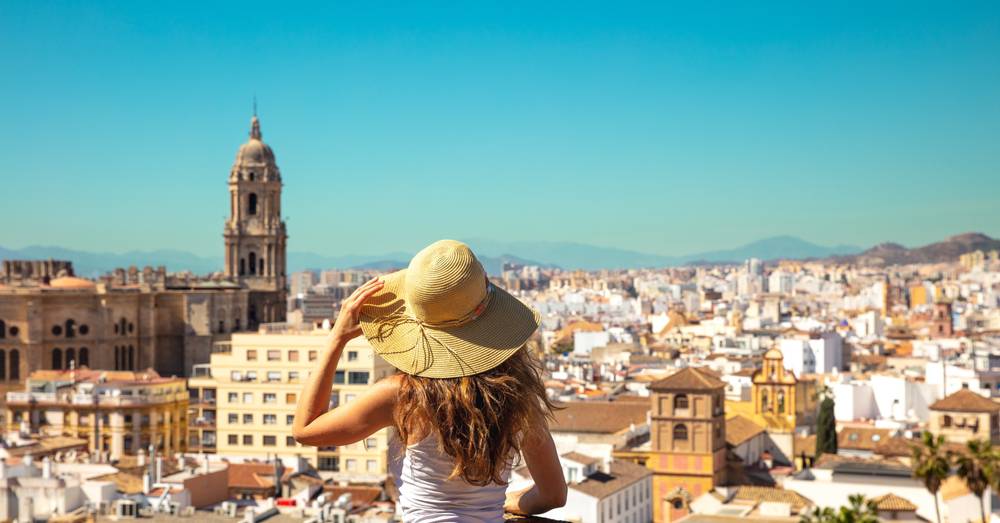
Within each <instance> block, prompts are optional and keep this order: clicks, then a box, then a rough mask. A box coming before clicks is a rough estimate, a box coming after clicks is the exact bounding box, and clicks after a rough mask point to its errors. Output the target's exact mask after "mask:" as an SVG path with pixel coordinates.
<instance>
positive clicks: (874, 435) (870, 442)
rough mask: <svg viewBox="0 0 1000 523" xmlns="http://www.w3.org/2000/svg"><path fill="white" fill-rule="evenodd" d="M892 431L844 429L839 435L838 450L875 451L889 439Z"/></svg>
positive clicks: (870, 428)
mask: <svg viewBox="0 0 1000 523" xmlns="http://www.w3.org/2000/svg"><path fill="white" fill-rule="evenodd" d="M891 434H892V431H891V430H889V429H876V428H874V427H844V428H842V429H840V432H839V433H837V448H838V449H847V450H875V446H876V445H878V443H879V442H880V441H882V440H886V439H889V436H890V435H891Z"/></svg>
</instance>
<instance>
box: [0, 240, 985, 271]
mask: <svg viewBox="0 0 1000 523" xmlns="http://www.w3.org/2000/svg"><path fill="white" fill-rule="evenodd" d="M465 241H466V243H468V244H469V245H470V246H471V247H472V249H473V250H474V251H476V253H477V254H478V255H479V256H480V259H481V260H482V261H483V265H484V266H485V267H486V269H487V271H489V272H490V273H491V274H497V273H499V272H500V268H501V266H502V265H503V263H504V262H513V263H521V264H525V265H541V266H547V267H562V268H565V269H584V270H594V269H625V268H639V267H670V266H679V265H689V264H705V263H738V262H741V261H743V260H745V259H747V258H760V259H762V260H765V261H766V260H777V259H827V260H830V261H834V262H840V263H857V264H862V265H886V264H897V263H935V262H941V261H948V260H954V259H955V258H957V257H958V256H959V255H961V254H964V253H966V252H970V251H974V250H978V249H982V250H987V251H988V250H993V249H1000V240H997V239H994V238H990V237H989V236H986V235H985V234H982V233H966V234H960V235H957V236H952V237H950V238H948V239H946V240H944V241H941V242H937V243H932V244H930V245H925V246H922V247H915V248H912V249H910V248H906V247H904V246H902V245H899V244H895V243H883V244H879V245H876V246H875V247H872V248H871V249H868V250H863V249H862V248H861V247H857V246H853V245H836V246H824V245H818V244H815V243H811V242H808V241H805V240H803V239H801V238H796V237H793V236H775V237H773V238H766V239H763V240H759V241H756V242H752V243H748V244H746V245H742V246H740V247H736V248H733V249H726V250H717V251H706V252H700V253H694V254H688V255H684V256H662V255H657V254H649V253H643V252H638V251H630V250H627V249H616V248H612V247H599V246H595V245H587V244H583V243H573V242H499V241H494V240H487V239H482V238H474V239H467V240H465ZM511 253H516V255H515V254H511ZM412 255H413V253H407V252H392V253H388V254H381V255H343V256H326V255H322V254H316V253H311V252H296V251H292V252H289V253H288V269H289V271H291V272H296V271H300V270H304V269H328V268H338V267H339V268H371V269H379V270H389V269H395V268H401V267H405V266H406V265H407V264H408V263H409V259H410V257H411V256H412ZM47 258H55V259H61V260H71V261H72V262H73V266H74V268H75V269H76V272H77V274H78V275H80V276H86V277H94V276H98V275H100V274H103V273H106V272H108V271H110V270H112V269H114V268H116V267H128V266H130V265H135V266H137V267H142V266H144V265H151V266H154V267H155V266H158V265H165V266H166V267H167V269H168V270H170V271H172V272H173V271H181V270H190V271H191V272H194V273H197V274H207V273H210V272H215V271H220V270H222V256H221V255H220V256H219V257H217V258H214V257H204V256H198V255H195V254H192V253H189V252H185V251H178V250H169V249H163V250H155V251H129V252H124V253H109V252H88V251H77V250H72V249H65V248H62V247H42V246H32V247H25V248H23V249H7V248H4V247H0V259H47Z"/></svg>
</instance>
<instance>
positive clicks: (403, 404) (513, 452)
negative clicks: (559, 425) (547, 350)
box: [393, 347, 555, 486]
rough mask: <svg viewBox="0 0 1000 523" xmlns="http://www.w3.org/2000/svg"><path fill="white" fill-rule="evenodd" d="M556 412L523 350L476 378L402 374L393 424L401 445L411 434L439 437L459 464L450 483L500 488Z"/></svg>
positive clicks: (533, 363) (534, 364)
mask: <svg viewBox="0 0 1000 523" xmlns="http://www.w3.org/2000/svg"><path fill="white" fill-rule="evenodd" d="M554 408H555V406H554V405H553V404H552V402H551V401H549V399H548V398H547V397H546V395H545V385H544V384H543V383H542V377H541V374H540V367H539V364H538V362H537V360H536V359H535V357H534V356H533V355H532V353H531V351H530V349H529V348H528V347H522V348H521V349H520V350H518V351H517V352H515V353H514V355H513V356H511V357H510V358H508V359H507V360H506V361H504V362H503V363H501V364H500V365H498V366H497V367H495V368H493V369H491V370H488V371H486V372H482V373H479V374H475V375H473V376H465V377H461V378H444V379H442V378H422V377H419V376H413V375H410V374H402V379H401V383H400V390H399V397H398V399H397V401H396V408H395V412H394V413H393V419H394V422H395V425H396V430H397V431H398V432H399V437H400V440H401V441H402V442H403V446H405V445H406V444H407V443H408V442H409V441H410V437H411V436H412V435H417V436H423V437H426V436H428V435H430V434H432V433H436V434H438V435H439V436H440V438H439V441H440V443H439V444H440V448H441V450H442V451H444V453H445V454H447V455H449V456H451V457H452V458H454V460H455V467H454V468H453V469H452V471H451V475H450V476H449V477H448V479H454V478H457V477H461V478H462V479H464V480H465V481H467V482H468V483H470V484H472V485H478V486H485V485H488V484H490V483H497V484H501V485H502V484H505V480H504V477H503V475H504V473H505V471H506V470H507V469H508V468H509V467H510V466H512V464H513V462H514V460H515V459H516V458H517V456H518V454H519V452H520V450H521V444H522V442H523V441H524V438H528V437H532V436H536V435H540V434H543V433H545V432H546V431H547V429H548V420H550V419H551V418H552V411H553V409H554Z"/></svg>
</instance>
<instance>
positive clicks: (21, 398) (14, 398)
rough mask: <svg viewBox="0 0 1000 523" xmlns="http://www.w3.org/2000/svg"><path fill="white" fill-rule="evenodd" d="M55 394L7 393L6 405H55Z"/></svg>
mask: <svg viewBox="0 0 1000 523" xmlns="http://www.w3.org/2000/svg"><path fill="white" fill-rule="evenodd" d="M55 402H56V393H55V392H8V393H7V403H55Z"/></svg>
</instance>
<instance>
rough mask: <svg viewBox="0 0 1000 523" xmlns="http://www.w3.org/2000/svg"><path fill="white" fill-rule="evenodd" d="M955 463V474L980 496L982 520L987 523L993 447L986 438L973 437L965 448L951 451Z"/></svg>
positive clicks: (992, 467)
mask: <svg viewBox="0 0 1000 523" xmlns="http://www.w3.org/2000/svg"><path fill="white" fill-rule="evenodd" d="M949 454H950V455H951V456H952V461H953V462H954V463H955V466H956V469H955V474H957V475H958V477H960V478H962V480H963V481H965V486H967V487H969V490H971V491H972V493H973V494H975V495H976V496H977V497H979V514H980V516H981V517H982V519H981V520H980V521H982V523H986V506H985V505H986V498H985V493H986V489H987V488H989V486H990V479H991V478H990V472H991V471H992V470H993V469H994V466H993V449H992V448H991V447H990V442H988V441H986V440H979V439H973V440H969V441H967V442H966V443H965V448H964V449H962V450H960V451H957V452H949Z"/></svg>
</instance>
